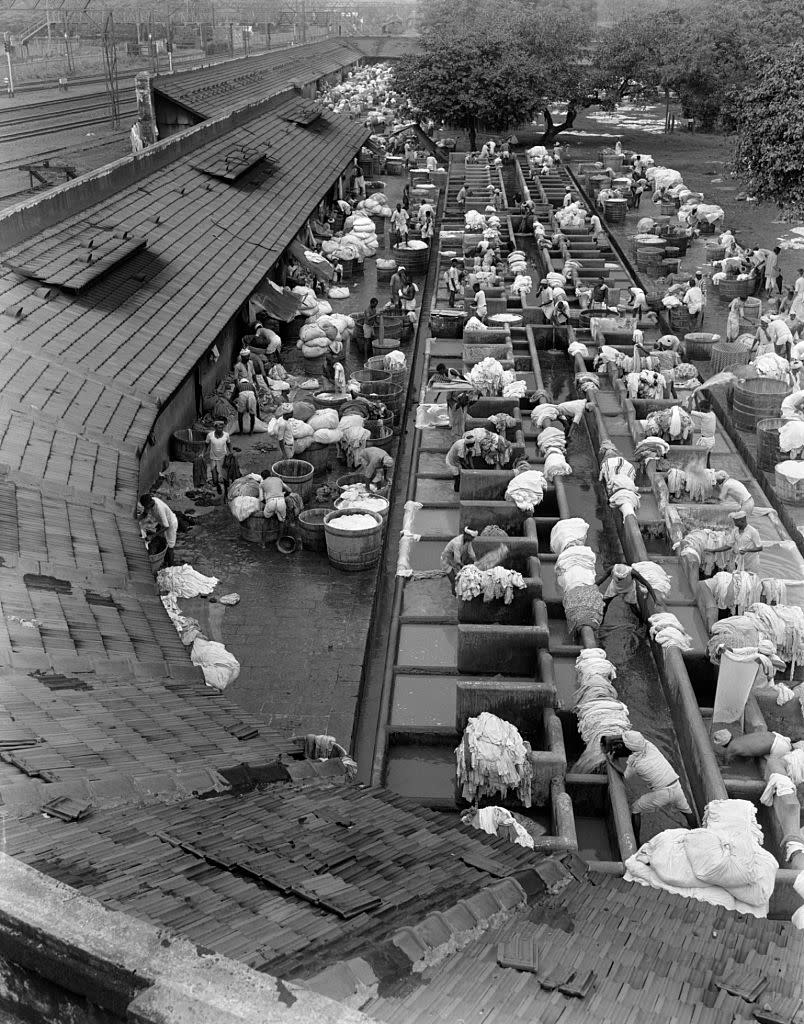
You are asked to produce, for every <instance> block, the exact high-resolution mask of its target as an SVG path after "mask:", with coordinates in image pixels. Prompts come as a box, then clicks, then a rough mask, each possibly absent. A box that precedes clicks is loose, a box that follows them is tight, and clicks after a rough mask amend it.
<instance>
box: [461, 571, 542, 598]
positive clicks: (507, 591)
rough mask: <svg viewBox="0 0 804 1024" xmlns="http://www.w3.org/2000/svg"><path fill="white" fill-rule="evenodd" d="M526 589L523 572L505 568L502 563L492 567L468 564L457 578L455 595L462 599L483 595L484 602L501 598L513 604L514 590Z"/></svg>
mask: <svg viewBox="0 0 804 1024" xmlns="http://www.w3.org/2000/svg"><path fill="white" fill-rule="evenodd" d="M524 589H525V581H524V579H523V578H522V575H521V573H518V572H516V571H515V570H513V569H504V568H503V567H502V566H501V565H497V566H494V567H493V568H490V569H481V568H478V566H477V565H467V566H465V567H464V568H463V569H461V571H460V572H459V573H458V575H457V576H456V578H455V595H456V597H458V598H460V600H461V601H471V600H473V599H474V598H476V597H481V596H482V598H483V603H484V604H488V603H489V602H490V601H499V600H502V601H503V602H504V603H505V604H511V602H512V601H513V600H514V591H515V590H524Z"/></svg>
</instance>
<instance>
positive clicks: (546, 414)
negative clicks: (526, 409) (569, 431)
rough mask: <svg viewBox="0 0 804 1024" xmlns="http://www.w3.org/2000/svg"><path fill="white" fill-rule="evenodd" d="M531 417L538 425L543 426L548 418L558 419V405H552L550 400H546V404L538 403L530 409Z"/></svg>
mask: <svg viewBox="0 0 804 1024" xmlns="http://www.w3.org/2000/svg"><path fill="white" fill-rule="evenodd" d="M530 418H531V421H532V422H533V423H534V424H535V426H536V427H541V425H542V424H543V423H544V422H545V421H546V420H557V419H558V406H557V405H551V404H550V403H549V402H545V403H544V405H536V406H534V407H533V409H531V411H530Z"/></svg>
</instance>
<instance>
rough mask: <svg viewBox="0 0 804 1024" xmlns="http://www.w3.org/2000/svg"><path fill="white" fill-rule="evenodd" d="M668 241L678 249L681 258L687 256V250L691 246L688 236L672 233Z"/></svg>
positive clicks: (669, 234) (668, 236)
mask: <svg viewBox="0 0 804 1024" xmlns="http://www.w3.org/2000/svg"><path fill="white" fill-rule="evenodd" d="M667 241H668V242H670V244H671V245H673V246H674V247H675V248H676V249H678V255H679V256H682V257H683V256H686V255H687V248H688V246H689V239H688V238H687V236H686V235H677V234H675V233H674V232H673V231H670V232H669V233H668V235H667Z"/></svg>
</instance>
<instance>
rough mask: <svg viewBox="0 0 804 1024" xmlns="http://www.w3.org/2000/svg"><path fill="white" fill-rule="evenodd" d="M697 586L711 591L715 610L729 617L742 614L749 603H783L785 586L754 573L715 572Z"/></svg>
mask: <svg viewBox="0 0 804 1024" xmlns="http://www.w3.org/2000/svg"><path fill="white" fill-rule="evenodd" d="M701 584H702V585H703V586H705V587H706V588H707V589H708V590H709V591H710V592H711V594H712V596H713V597H714V599H715V603H716V604H717V606H718V608H720V610H721V611H726V610H728V611H730V612H731V613H732V615H743V614H744V613H745V612H746V611H747V610H748V608H749V607H750V606H751V605H753V604H760V603H761V604H786V603H787V585H786V584H785V582H784V581H783V580H777V579H772V578H768V579H760V577H759V576H757V574H756V573H754V572H745V571H744V570H739V571H737V570H736V571H734V572H717V573H715V575H714V576H712V577H710V578H709V579H708V580H701Z"/></svg>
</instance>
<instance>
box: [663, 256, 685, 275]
mask: <svg viewBox="0 0 804 1024" xmlns="http://www.w3.org/2000/svg"><path fill="white" fill-rule="evenodd" d="M680 262H681V260H679V259H678V258H676V259H665V260H662V262H661V264H660V266H661V268H662V277H667V276H668V275H669V274H677V273H678V265H679V263H680Z"/></svg>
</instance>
